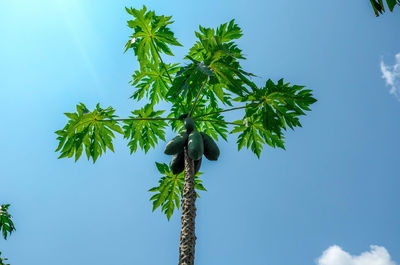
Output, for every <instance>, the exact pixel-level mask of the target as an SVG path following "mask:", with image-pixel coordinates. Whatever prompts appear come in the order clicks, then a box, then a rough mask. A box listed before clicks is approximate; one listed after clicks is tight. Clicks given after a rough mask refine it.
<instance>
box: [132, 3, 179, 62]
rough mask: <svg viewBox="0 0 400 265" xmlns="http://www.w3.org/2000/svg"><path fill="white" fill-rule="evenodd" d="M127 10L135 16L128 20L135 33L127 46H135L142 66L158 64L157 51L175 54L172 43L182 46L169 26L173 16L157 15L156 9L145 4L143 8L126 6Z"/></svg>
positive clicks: (134, 48)
mask: <svg viewBox="0 0 400 265" xmlns="http://www.w3.org/2000/svg"><path fill="white" fill-rule="evenodd" d="M126 11H127V12H128V13H129V14H130V15H132V16H133V17H134V19H133V20H129V21H128V26H129V27H130V28H132V29H134V33H133V34H132V35H131V37H130V39H131V40H129V41H128V42H127V43H126V45H125V47H126V50H128V49H129V48H133V50H134V52H135V55H136V56H137V57H138V60H139V63H140V66H141V68H143V67H145V66H146V65H147V64H148V63H149V62H154V63H156V64H158V63H159V61H160V58H159V57H158V55H157V52H159V53H164V54H167V55H173V53H172V52H171V50H170V48H169V46H170V45H173V46H182V45H181V44H180V43H179V42H178V41H177V40H176V38H175V36H174V33H173V32H172V31H171V30H170V28H169V27H168V25H169V24H172V23H173V21H172V20H171V18H172V17H171V16H168V17H166V16H157V15H156V14H155V12H154V11H148V10H147V8H146V7H145V6H143V8H142V9H135V8H126ZM132 40H134V41H132ZM126 50H125V51H126Z"/></svg>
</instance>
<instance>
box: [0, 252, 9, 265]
mask: <svg viewBox="0 0 400 265" xmlns="http://www.w3.org/2000/svg"><path fill="white" fill-rule="evenodd" d="M6 260H8V259H6V258H2V257H1V251H0V265H10V264H8V263H4V261H6Z"/></svg>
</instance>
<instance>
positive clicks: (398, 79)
mask: <svg viewBox="0 0 400 265" xmlns="http://www.w3.org/2000/svg"><path fill="white" fill-rule="evenodd" d="M395 59H396V62H395V64H394V65H392V66H389V65H386V64H385V62H384V61H383V59H382V60H381V72H382V78H383V79H385V81H386V85H388V86H390V91H389V93H390V94H392V95H394V96H395V97H396V98H397V99H398V100H400V53H398V54H396V56H395Z"/></svg>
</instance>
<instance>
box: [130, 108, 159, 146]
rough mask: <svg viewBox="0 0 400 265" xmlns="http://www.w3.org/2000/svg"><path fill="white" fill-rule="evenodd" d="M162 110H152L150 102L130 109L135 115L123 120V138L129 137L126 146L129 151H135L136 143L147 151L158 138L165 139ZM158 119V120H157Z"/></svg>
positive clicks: (154, 144)
mask: <svg viewBox="0 0 400 265" xmlns="http://www.w3.org/2000/svg"><path fill="white" fill-rule="evenodd" d="M163 113H164V111H163V110H161V111H154V110H153V106H152V105H151V104H147V105H146V106H145V107H143V108H141V109H139V110H135V111H132V114H133V115H135V116H129V118H130V119H133V120H126V121H124V123H125V125H124V127H123V128H124V131H125V138H127V139H129V140H130V141H129V143H128V146H129V147H130V149H131V153H133V152H136V150H137V147H138V145H139V146H140V148H141V149H142V150H144V151H145V153H147V151H149V149H150V148H151V147H155V146H156V144H157V143H158V139H161V140H163V141H165V127H166V126H167V123H166V122H165V120H163V118H161V117H160V115H161V114H163ZM135 119H136V120H135ZM158 119H160V120H158Z"/></svg>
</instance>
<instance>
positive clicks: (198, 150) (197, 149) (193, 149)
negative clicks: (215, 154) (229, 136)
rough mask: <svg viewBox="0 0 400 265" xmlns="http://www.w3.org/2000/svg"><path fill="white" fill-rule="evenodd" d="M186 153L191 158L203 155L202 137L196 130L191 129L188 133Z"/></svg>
mask: <svg viewBox="0 0 400 265" xmlns="http://www.w3.org/2000/svg"><path fill="white" fill-rule="evenodd" d="M188 139H189V141H188V154H189V157H190V158H191V159H193V160H199V159H200V158H201V156H202V155H203V151H204V146H203V137H202V136H201V134H200V133H199V132H198V131H193V132H191V133H190V134H189V138H188Z"/></svg>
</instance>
